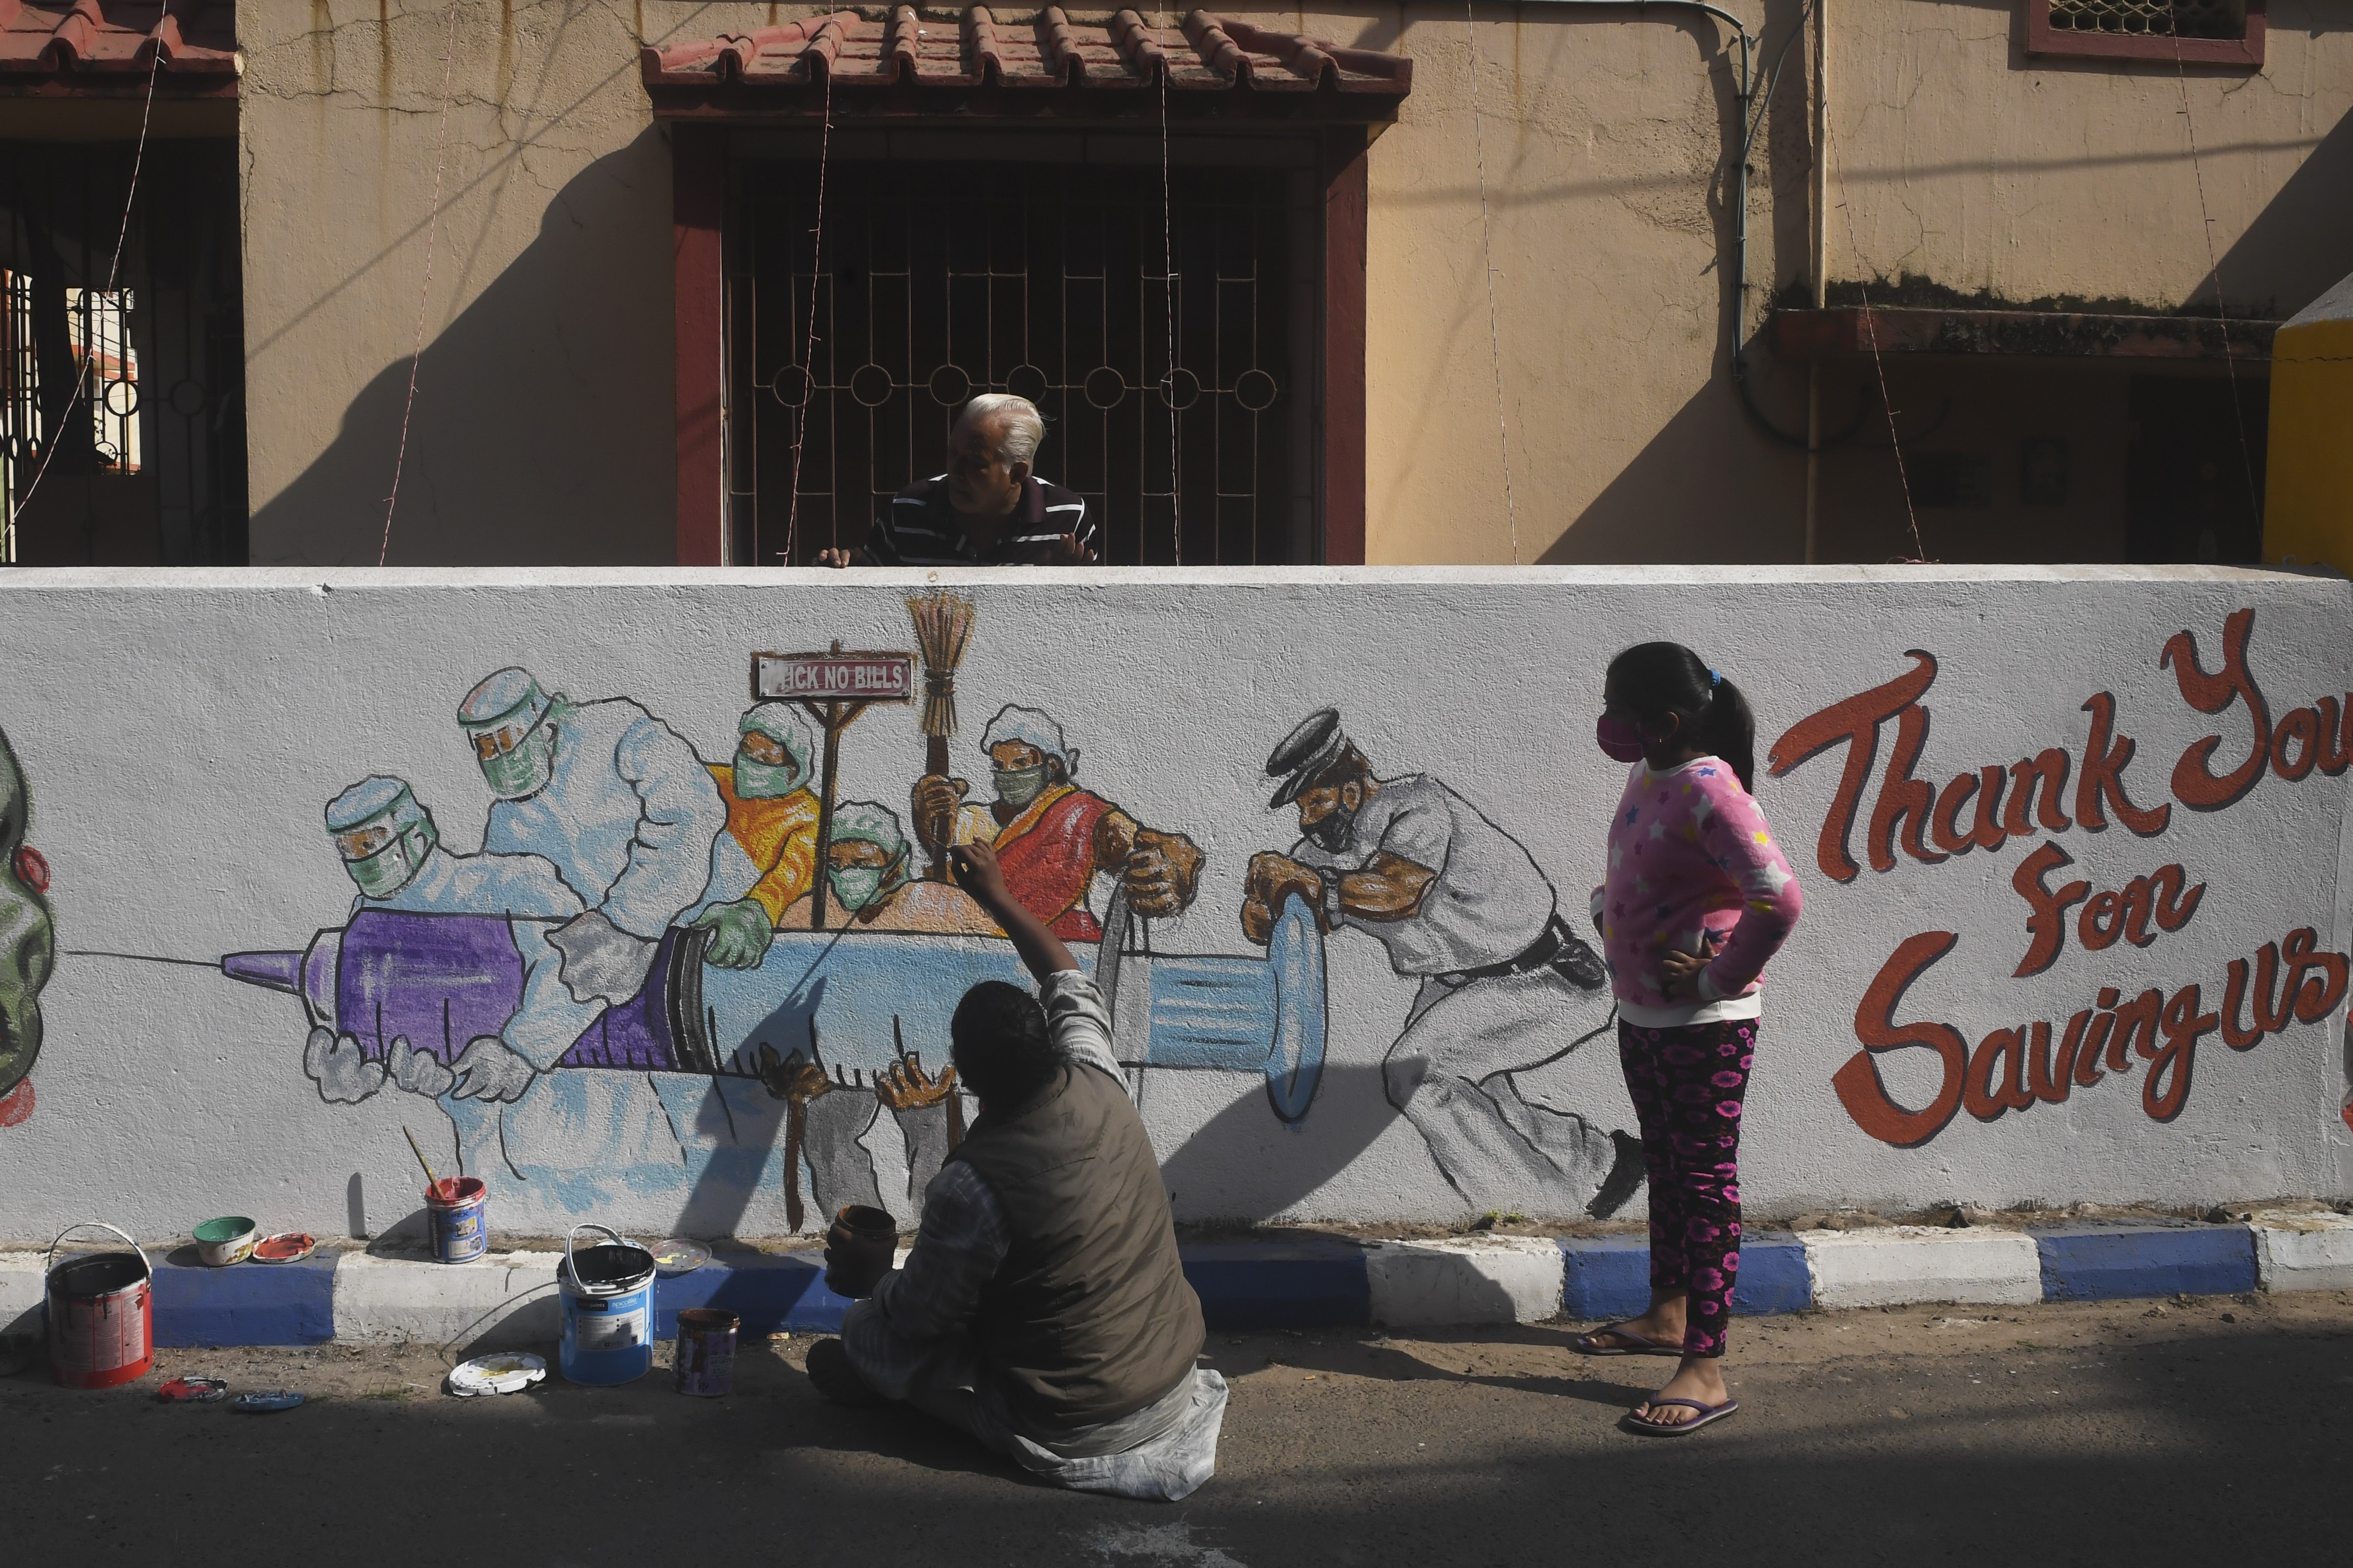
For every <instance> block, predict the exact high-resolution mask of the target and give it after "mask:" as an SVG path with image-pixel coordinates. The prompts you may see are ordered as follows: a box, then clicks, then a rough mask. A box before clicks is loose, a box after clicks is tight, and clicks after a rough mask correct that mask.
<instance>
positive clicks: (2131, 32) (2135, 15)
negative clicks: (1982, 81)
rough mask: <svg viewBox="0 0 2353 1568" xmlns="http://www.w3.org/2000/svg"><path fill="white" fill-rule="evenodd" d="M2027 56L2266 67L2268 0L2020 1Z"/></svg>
mask: <svg viewBox="0 0 2353 1568" xmlns="http://www.w3.org/2000/svg"><path fill="white" fill-rule="evenodd" d="M2023 4H2024V5H2025V6H2026V16H2027V28H2026V32H2027V49H2028V52H2029V53H2031V54H2040V55H2105V56H2107V57H2110V58H2118V59H2152V60H2165V61H2174V60H2179V61H2182V62H2184V63H2190V64H2199V63H2203V64H2222V65H2249V66H2260V65H2262V64H2263V0H2023Z"/></svg>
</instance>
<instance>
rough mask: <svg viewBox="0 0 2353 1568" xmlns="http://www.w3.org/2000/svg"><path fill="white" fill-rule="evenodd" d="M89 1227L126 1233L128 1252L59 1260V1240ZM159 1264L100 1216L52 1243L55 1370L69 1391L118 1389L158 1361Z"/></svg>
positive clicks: (51, 1358) (67, 1230)
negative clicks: (150, 1260) (156, 1276)
mask: <svg viewBox="0 0 2353 1568" xmlns="http://www.w3.org/2000/svg"><path fill="white" fill-rule="evenodd" d="M84 1228H90V1229H96V1230H103V1231H109V1232H111V1233H112V1234H113V1235H115V1236H119V1237H122V1240H123V1241H124V1242H125V1243H126V1244H127V1245H128V1246H129V1247H130V1248H131V1250H130V1251H128V1252H89V1253H84V1254H82V1255H81V1256H79V1257H78V1258H67V1259H66V1260H65V1261H64V1262H63V1263H59V1262H58V1242H62V1241H64V1240H65V1238H66V1237H69V1236H71V1235H72V1234H73V1233H74V1232H75V1231H77V1230H81V1229H84ZM154 1296H155V1269H154V1266H153V1264H151V1263H149V1262H148V1261H147V1254H146V1253H145V1252H144V1251H143V1250H142V1249H141V1247H140V1246H139V1244H138V1243H137V1242H135V1241H132V1239H131V1238H130V1237H127V1236H123V1235H122V1233H121V1231H119V1230H116V1229H115V1228H114V1227H113V1226H111V1225H101V1224H100V1223H98V1222H97V1221H95V1220H92V1221H88V1222H86V1223H85V1225H69V1226H66V1228H65V1229H63V1230H61V1231H59V1232H58V1239H57V1241H53V1242H51V1243H49V1260H48V1320H49V1372H50V1374H51V1375H52V1376H54V1377H55V1378H56V1379H57V1380H58V1383H60V1384H64V1385H65V1386H66V1387H68V1388H112V1387H113V1386H114V1385H115V1384H119V1383H129V1382H131V1381H132V1379H133V1378H139V1377H144V1376H146V1375H147V1369H148V1368H149V1367H151V1366H153V1365H154V1364H155V1310H154V1309H155V1301H154Z"/></svg>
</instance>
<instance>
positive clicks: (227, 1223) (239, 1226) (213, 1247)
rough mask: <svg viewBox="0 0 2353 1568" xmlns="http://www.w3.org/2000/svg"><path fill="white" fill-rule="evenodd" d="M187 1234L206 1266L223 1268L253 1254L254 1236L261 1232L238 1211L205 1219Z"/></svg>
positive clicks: (240, 1261) (197, 1254) (242, 1260)
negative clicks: (192, 1240)
mask: <svg viewBox="0 0 2353 1568" xmlns="http://www.w3.org/2000/svg"><path fill="white" fill-rule="evenodd" d="M188 1234H189V1236H190V1237H192V1238H193V1239H194V1240H195V1244H196V1256H197V1257H199V1258H203V1259H204V1260H205V1265H206V1268H227V1267H228V1266H229V1265H230V1264H232V1263H242V1262H244V1261H245V1260H246V1259H247V1258H250V1257H252V1256H253V1238H254V1237H256V1236H259V1234H260V1226H257V1225H255V1224H254V1222H253V1221H251V1220H249V1219H248V1218H247V1217H246V1216H245V1215H241V1214H236V1215H223V1216H222V1217H221V1218H219V1219H208V1220H206V1221H205V1223H204V1224H202V1225H200V1226H196V1228H195V1230H193V1231H191V1232H189V1233H188Z"/></svg>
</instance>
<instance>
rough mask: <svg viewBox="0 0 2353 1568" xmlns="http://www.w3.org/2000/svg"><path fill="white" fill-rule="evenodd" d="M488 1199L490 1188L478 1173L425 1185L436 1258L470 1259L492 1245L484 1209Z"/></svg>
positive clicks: (466, 1261) (438, 1259)
mask: <svg viewBox="0 0 2353 1568" xmlns="http://www.w3.org/2000/svg"><path fill="white" fill-rule="evenodd" d="M489 1199H490V1189H489V1188H488V1187H486V1186H484V1185H483V1184H482V1180H481V1178H480V1177H479V1176H444V1177H442V1178H441V1179H440V1180H439V1181H438V1182H436V1183H434V1184H432V1185H431V1186H429V1187H427V1188H426V1189H425V1212H426V1213H427V1215H430V1216H431V1217H432V1222H433V1258H434V1261H436V1262H438V1263H471V1262H472V1261H474V1259H476V1258H480V1256H481V1255H482V1254H483V1253H485V1252H488V1251H489V1250H490V1249H491V1226H490V1221H489V1219H488V1218H487V1217H486V1216H485V1215H484V1213H483V1205H485V1204H487V1203H488V1202H489Z"/></svg>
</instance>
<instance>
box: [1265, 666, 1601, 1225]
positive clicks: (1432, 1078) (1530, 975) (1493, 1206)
mask: <svg viewBox="0 0 2353 1568" xmlns="http://www.w3.org/2000/svg"><path fill="white" fill-rule="evenodd" d="M1266 773H1267V776H1268V777H1269V778H1272V779H1279V780H1281V781H1282V785H1281V787H1280V788H1278V789H1277V790H1276V791H1275V793H1274V797H1273V799H1271V801H1269V802H1268V803H1267V804H1268V805H1269V806H1270V807H1282V806H1286V805H1293V806H1295V807H1296V808H1297V810H1298V813H1299V831H1300V833H1301V835H1302V837H1300V839H1299V840H1298V842H1297V843H1295V844H1293V846H1292V847H1291V848H1290V850H1289V852H1287V853H1285V852H1281V851H1277V850H1271V849H1270V850H1265V851H1262V852H1261V853H1260V854H1258V855H1255V856H1253V857H1251V858H1250V877H1249V881H1248V884H1247V894H1246V901H1245V902H1244V904H1243V906H1242V931H1243V933H1244V934H1245V935H1247V936H1248V937H1250V940H1251V941H1253V942H1267V941H1269V940H1270V939H1271V934H1272V931H1273V929H1274V923H1275V919H1276V915H1275V911H1276V910H1281V909H1283V908H1285V907H1287V905H1288V904H1289V903H1290V902H1291V901H1292V900H1302V901H1303V902H1304V904H1305V906H1306V907H1308V908H1310V909H1313V910H1315V911H1316V915H1317V919H1318V921H1320V922H1321V924H1322V926H1323V929H1324V930H1325V931H1338V930H1350V931H1362V932H1363V933H1364V934H1366V936H1369V937H1371V938H1372V939H1373V940H1374V941H1376V942H1379V943H1380V944H1381V946H1382V947H1383V948H1385V949H1386V950H1387V951H1388V960H1389V967H1390V968H1391V969H1393V970H1395V971H1396V972H1397V973H1398V974H1400V975H1403V976H1406V977H1407V978H1409V979H1411V980H1414V981H1417V982H1419V987H1420V988H1419V991H1418V992H1417V993H1416V994H1415V996H1414V999H1413V1004H1412V1005H1411V1007H1410V1008H1409V1010H1408V1011H1407V1013H1406V1017H1405V1023H1404V1025H1403V1026H1402V1027H1401V1029H1400V1030H1399V1032H1398V1037H1397V1041H1396V1043H1395V1044H1394V1045H1392V1046H1391V1047H1389V1049H1388V1055H1387V1056H1386V1057H1385V1058H1383V1059H1382V1062H1381V1078H1382V1087H1383V1089H1385V1090H1386V1091H1387V1094H1388V1102H1389V1104H1390V1105H1391V1106H1393V1107H1394V1108H1395V1109H1396V1110H1397V1111H1398V1114H1400V1115H1402V1116H1403V1117H1405V1119H1406V1120H1407V1121H1410V1122H1411V1123H1412V1124H1413V1126H1414V1129H1415V1131H1419V1133H1420V1134H1421V1136H1422V1140H1423V1142H1426V1143H1427V1144H1428V1145H1429V1147H1430V1157H1431V1158H1432V1159H1433V1160H1435V1161H1436V1162H1437V1163H1438V1168H1439V1170H1440V1172H1442V1173H1444V1174H1445V1177H1446V1179H1447V1181H1448V1182H1449V1183H1450V1184H1451V1185H1452V1186H1453V1187H1454V1190H1455V1191H1457V1192H1458V1193H1460V1194H1462V1196H1463V1198H1464V1200H1465V1201H1466V1202H1468V1203H1469V1204H1470V1205H1471V1206H1472V1208H1473V1209H1474V1210H1482V1209H1483V1210H1508V1209H1512V1208H1514V1207H1529V1206H1533V1207H1535V1208H1537V1209H1538V1211H1539V1212H1541V1213H1544V1214H1548V1215H1574V1214H1579V1213H1583V1214H1587V1215H1592V1216H1594V1217H1595V1218H1605V1217H1607V1216H1608V1215H1611V1214H1614V1213H1615V1212H1617V1210H1618V1209H1619V1208H1620V1206H1622V1205H1624V1203H1625V1202H1626V1200H1627V1199H1628V1198H1629V1197H1630V1196H1632V1195H1633V1193H1634V1189H1635V1188H1636V1187H1638V1186H1640V1185H1641V1182H1642V1172H1643V1167H1642V1145H1641V1140H1640V1139H1639V1138H1636V1137H1634V1136H1633V1135H1631V1134H1630V1133H1628V1132H1626V1131H1624V1130H1623V1129H1621V1128H1617V1127H1608V1126H1604V1125H1602V1124H1600V1123H1599V1122H1598V1121H1595V1120H1593V1119H1592V1118H1591V1117H1588V1116H1585V1115H1581V1114H1579V1113H1577V1112H1575V1111H1565V1110H1555V1109H1553V1108H1551V1107H1549V1106H1546V1105H1541V1104H1537V1103H1535V1102H1533V1101H1531V1100H1528V1099H1527V1098H1526V1097H1525V1095H1523V1094H1522V1093H1521V1090H1520V1087H1519V1084H1518V1082H1517V1080H1516V1079H1515V1077H1514V1075H1515V1074H1517V1073H1522V1072H1528V1071H1532V1070H1534V1069H1535V1068H1539V1067H1543V1066H1545V1065H1546V1064H1547V1063H1549V1062H1552V1061H1555V1060H1557V1059H1558V1058H1561V1057H1563V1056H1566V1055H1567V1053H1568V1052H1570V1051H1572V1050H1574V1049H1576V1048H1577V1047H1579V1046H1581V1045H1584V1044H1585V1043H1586V1042H1587V1041H1588V1040H1591V1039H1593V1038H1594V1037H1597V1036H1599V1035H1602V1034H1604V1033H1606V1032H1608V1031H1609V1026H1610V1025H1611V1024H1612V1023H1613V1022H1614V1021H1615V1020H1616V1016H1617V1012H1616V1006H1615V1004H1614V1003H1613V1002H1612V1001H1611V998H1610V993H1609V975H1608V974H1607V973H1606V972H1605V971H1604V970H1603V968H1602V965H1601V960H1600V959H1599V956H1597V955H1596V954H1595V952H1594V951H1593V950H1592V949H1591V948H1590V947H1588V946H1587V945H1586V944H1585V942H1583V941H1582V940H1581V939H1580V938H1578V937H1577V934H1576V933H1575V932H1573V931H1570V930H1569V928H1568V923H1567V921H1566V920H1564V919H1563V918H1562V916H1561V912H1560V900H1559V896H1558V895H1557V894H1556V892H1555V891H1554V889H1553V885H1552V882H1551V879H1549V878H1547V877H1546V875H1545V874H1544V872H1543V871H1542V870H1541V869H1539V868H1537V866H1536V863H1535V857H1534V856H1532V855H1530V854H1529V853H1528V851H1527V849H1526V847H1525V846H1524V845H1522V844H1521V843H1520V842H1519V840H1517V839H1515V838H1514V837H1512V836H1511V835H1510V834H1508V833H1505V832H1504V830H1503V829H1502V828H1500V827H1498V826H1495V825H1494V824H1493V822H1491V821H1489V820H1488V819H1487V818H1486V817H1485V816H1483V815H1482V814H1481V812H1480V811H1479V809H1478V808H1477V807H1476V806H1473V805H1472V804H1471V803H1470V802H1469V801H1467V800H1465V799H1464V798H1463V797H1462V796H1461V795H1458V794H1456V793H1455V792H1454V791H1453V790H1451V789H1450V788H1448V787H1447V786H1446V784H1443V783H1441V782H1440V780H1438V779H1436V778H1433V777H1432V776H1430V774H1428V773H1409V774H1406V775H1403V776H1401V777H1398V778H1388V779H1384V778H1378V777H1376V776H1375V775H1374V773H1373V765H1372V763H1371V762H1370V761H1369V760H1367V759H1366V756H1365V755H1364V753H1363V752H1359V751H1357V750H1356V745H1355V743H1354V742H1351V741H1350V740H1349V739H1348V737H1347V735H1346V733H1345V731H1342V729H1341V728H1340V715H1339V714H1338V712H1336V711H1335V710H1332V709H1329V708H1325V709H1321V710H1317V711H1316V712H1314V713H1311V714H1309V715H1308V716H1307V718H1306V719H1304V720H1303V721H1301V723H1300V724H1299V726H1298V728H1296V729H1294V730H1293V731H1291V733H1290V734H1289V735H1287V736H1285V737H1284V738H1283V740H1282V743H1281V744H1279V745H1277V746H1276V747H1275V749H1274V752H1273V753H1272V754H1271V756H1269V757H1268V758H1267V763H1266Z"/></svg>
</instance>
